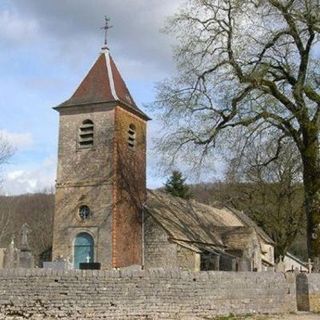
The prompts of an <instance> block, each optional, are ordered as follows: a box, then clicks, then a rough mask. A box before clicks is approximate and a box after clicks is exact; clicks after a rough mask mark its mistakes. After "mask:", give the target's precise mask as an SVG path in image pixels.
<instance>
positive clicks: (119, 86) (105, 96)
mask: <svg viewBox="0 0 320 320" xmlns="http://www.w3.org/2000/svg"><path fill="white" fill-rule="evenodd" d="M114 101H118V102H122V103H124V104H125V105H127V106H128V107H130V108H131V109H134V110H135V111H136V112H138V113H140V114H141V115H143V116H144V117H146V118H147V119H149V118H148V117H147V116H146V115H145V114H144V113H143V112H142V111H141V110H140V109H139V108H138V107H137V105H136V103H135V102H134V100H133V98H132V96H131V94H130V92H129V90H128V88H127V86H126V84H125V82H124V81H123V79H122V77H121V75H120V73H119V70H118V68H117V66H116V65H115V63H114V61H113V59H112V57H111V55H110V53H109V49H108V48H107V47H104V48H102V51H101V54H100V56H99V57H98V59H97V61H96V62H95V64H94V65H93V67H92V68H91V69H90V71H89V72H88V74H87V75H86V77H85V78H84V79H83V81H82V82H81V84H80V85H79V87H78V88H77V90H76V91H75V93H74V94H73V95H72V96H71V98H70V99H68V100H67V101H65V102H63V103H62V104H60V105H59V106H58V107H57V108H62V107H69V106H78V105H83V104H95V103H102V102H114Z"/></svg>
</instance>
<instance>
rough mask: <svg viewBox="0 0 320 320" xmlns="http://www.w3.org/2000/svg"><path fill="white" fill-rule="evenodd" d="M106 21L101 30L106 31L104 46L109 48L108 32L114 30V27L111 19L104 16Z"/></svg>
mask: <svg viewBox="0 0 320 320" xmlns="http://www.w3.org/2000/svg"><path fill="white" fill-rule="evenodd" d="M104 20H105V25H104V26H103V27H102V28H101V29H103V30H104V32H105V33H104V45H105V47H107V45H108V30H109V29H111V28H112V26H111V25H110V18H108V17H107V16H104Z"/></svg>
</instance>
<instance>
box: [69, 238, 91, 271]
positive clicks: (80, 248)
mask: <svg viewBox="0 0 320 320" xmlns="http://www.w3.org/2000/svg"><path fill="white" fill-rule="evenodd" d="M81 262H94V241H93V238H92V236H91V235H90V234H89V233H86V232H81V233H79V234H78V235H77V236H76V238H75V241H74V267H75V269H79V265H80V263H81Z"/></svg>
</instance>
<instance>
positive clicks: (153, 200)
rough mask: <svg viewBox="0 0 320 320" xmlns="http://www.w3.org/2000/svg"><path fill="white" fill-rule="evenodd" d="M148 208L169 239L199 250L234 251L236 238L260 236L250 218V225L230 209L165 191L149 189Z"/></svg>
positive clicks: (146, 206) (146, 207)
mask: <svg viewBox="0 0 320 320" xmlns="http://www.w3.org/2000/svg"><path fill="white" fill-rule="evenodd" d="M145 209H146V210H147V212H148V213H149V214H150V215H151V216H152V217H153V218H154V219H155V221H156V222H158V223H159V224H160V225H161V226H162V228H163V229H165V230H166V232H167V233H168V235H169V239H170V240H172V241H175V242H178V243H185V244H188V245H189V246H192V247H195V248H198V249H203V248H205V249H206V248H207V249H208V248H211V249H213V250H217V251H220V250H224V249H230V248H235V247H237V246H232V243H235V239H236V238H237V237H238V238H241V239H242V238H243V236H244V238H245V237H246V236H248V237H251V235H252V234H253V233H254V232H257V233H258V231H257V230H256V228H255V227H253V225H254V226H255V223H254V222H253V221H252V220H251V219H250V218H248V219H249V220H250V224H248V223H246V222H245V221H242V220H240V219H239V218H238V216H237V215H236V214H235V213H234V212H233V211H231V210H230V209H229V208H226V207H222V208H216V207H212V206H208V205H205V204H202V203H199V202H197V201H194V200H188V201H187V200H184V199H181V198H178V197H173V196H171V195H169V194H167V193H165V192H163V191H154V190H153V191H151V190H148V197H147V202H146V205H145ZM243 220H244V219H243ZM258 234H259V233H258ZM243 241H244V242H245V240H243V239H242V240H241V242H243ZM270 241H272V240H271V239H270ZM235 249H237V248H235Z"/></svg>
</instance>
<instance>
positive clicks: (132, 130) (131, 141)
mask: <svg viewBox="0 0 320 320" xmlns="http://www.w3.org/2000/svg"><path fill="white" fill-rule="evenodd" d="M135 145H136V127H135V125H134V124H132V123H131V124H130V126H129V129H128V147H129V148H131V149H134V147H135Z"/></svg>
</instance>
